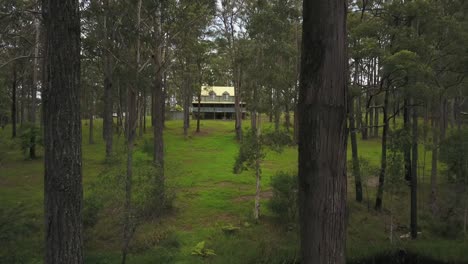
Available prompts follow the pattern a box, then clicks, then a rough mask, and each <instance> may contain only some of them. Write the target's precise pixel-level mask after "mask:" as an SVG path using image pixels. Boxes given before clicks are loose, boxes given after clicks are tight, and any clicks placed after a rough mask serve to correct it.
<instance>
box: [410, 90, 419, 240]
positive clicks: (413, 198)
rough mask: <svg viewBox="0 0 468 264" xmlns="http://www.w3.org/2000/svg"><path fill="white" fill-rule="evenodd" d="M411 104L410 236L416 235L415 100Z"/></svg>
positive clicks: (416, 154)
mask: <svg viewBox="0 0 468 264" xmlns="http://www.w3.org/2000/svg"><path fill="white" fill-rule="evenodd" d="M412 103H413V106H412V110H413V139H412V141H413V142H412V164H411V167H412V169H411V185H410V187H411V224H410V229H411V238H412V239H416V238H417V237H418V195H417V191H418V113H417V111H416V107H415V106H414V105H415V103H416V101H415V100H414V99H413V100H412Z"/></svg>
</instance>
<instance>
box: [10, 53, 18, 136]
mask: <svg viewBox="0 0 468 264" xmlns="http://www.w3.org/2000/svg"><path fill="white" fill-rule="evenodd" d="M17 81H18V80H17V72H16V63H15V62H13V80H12V82H11V124H12V130H11V137H12V138H15V137H16V123H17V121H18V120H17V115H18V114H17V112H16V108H17V102H18V100H17V99H16V94H17Z"/></svg>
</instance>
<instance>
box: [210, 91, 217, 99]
mask: <svg viewBox="0 0 468 264" xmlns="http://www.w3.org/2000/svg"><path fill="white" fill-rule="evenodd" d="M210 98H211V100H213V101H214V100H216V93H215V92H213V91H211V92H210Z"/></svg>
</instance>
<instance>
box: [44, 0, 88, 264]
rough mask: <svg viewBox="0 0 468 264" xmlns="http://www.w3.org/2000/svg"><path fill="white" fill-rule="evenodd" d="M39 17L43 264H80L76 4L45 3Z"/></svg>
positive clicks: (59, 0)
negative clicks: (41, 24) (42, 37)
mask: <svg viewBox="0 0 468 264" xmlns="http://www.w3.org/2000/svg"><path fill="white" fill-rule="evenodd" d="M42 16H43V19H44V28H45V45H44V47H45V54H46V57H45V58H46V62H45V65H46V68H45V69H46V71H45V72H46V74H45V82H44V84H45V87H44V94H43V95H44V99H43V100H44V148H45V159H44V163H45V175H44V184H45V188H44V196H45V197H44V204H45V242H46V245H45V248H46V249H45V263H57V264H58V263H83V236H82V229H83V226H82V200H83V189H82V175H81V173H82V170H81V117H80V97H79V96H80V14H79V1H78V0H44V1H43V2H42ZM57 128H60V129H57Z"/></svg>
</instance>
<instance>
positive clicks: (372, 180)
mask: <svg viewBox="0 0 468 264" xmlns="http://www.w3.org/2000/svg"><path fill="white" fill-rule="evenodd" d="M366 184H367V186H369V187H374V188H375V187H377V186H379V178H378V177H372V178H370V179H368V180H367V183H366Z"/></svg>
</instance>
